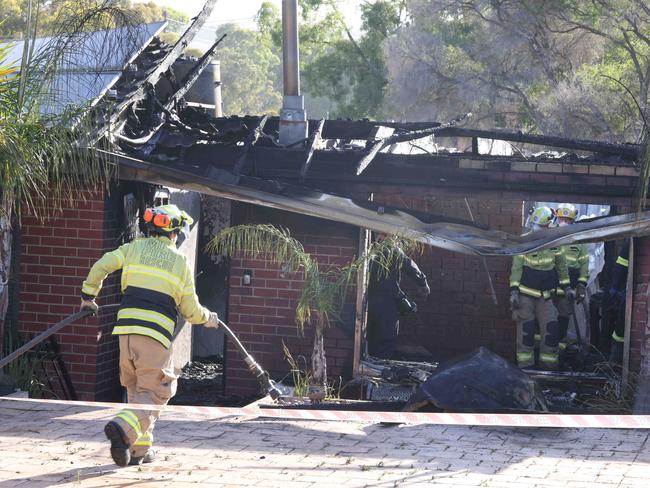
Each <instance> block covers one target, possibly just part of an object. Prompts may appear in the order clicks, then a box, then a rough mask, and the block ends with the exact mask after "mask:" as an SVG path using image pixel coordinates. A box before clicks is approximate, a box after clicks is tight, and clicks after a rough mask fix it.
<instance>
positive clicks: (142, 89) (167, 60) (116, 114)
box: [93, 0, 217, 141]
mask: <svg viewBox="0 0 650 488" xmlns="http://www.w3.org/2000/svg"><path fill="white" fill-rule="evenodd" d="M216 3H217V0H207V1H206V2H205V4H204V5H203V9H202V10H201V12H200V13H199V14H198V15H197V16H196V17H195V18H194V22H192V24H191V25H190V26H189V27H188V28H187V30H186V31H185V32H184V33H183V35H182V36H181V37H180V38H179V39H178V41H177V42H176V44H174V47H173V48H172V49H171V50H170V51H169V52H168V53H167V54H166V55H165V56H164V57H163V58H162V60H161V61H160V62H159V63H158V66H156V68H155V69H154V70H152V71H151V73H149V75H148V76H147V77H146V78H145V79H144V80H143V81H142V82H141V83H140V86H139V87H138V88H137V89H136V90H135V92H133V93H132V94H131V95H130V96H129V98H127V99H126V100H124V101H123V102H122V103H120V104H119V105H117V107H115V109H114V110H113V113H112V114H111V116H110V117H109V120H108V122H107V123H106V124H104V125H103V126H101V127H100V128H99V130H98V132H97V133H96V134H95V136H94V137H93V139H94V140H95V141H97V140H99V139H101V137H102V136H104V135H105V134H106V132H107V131H108V130H110V128H111V127H115V125H116V124H117V123H118V122H119V120H120V119H121V117H122V116H123V114H124V113H125V112H126V110H127V109H128V108H129V107H131V106H132V105H133V104H134V103H136V102H138V101H140V100H142V99H143V98H145V96H146V93H147V89H148V88H147V87H149V86H155V85H156V83H157V82H158V80H159V79H160V77H161V76H162V75H163V74H164V73H165V72H166V71H167V70H168V69H169V68H170V67H171V65H172V64H174V62H175V61H176V59H178V57H179V56H180V55H181V54H182V53H183V50H185V48H186V47H187V46H188V45H189V43H190V42H192V39H194V37H195V36H196V34H197V33H198V32H199V30H200V29H201V27H203V24H205V21H206V20H207V19H208V17H209V16H210V14H211V13H212V10H213V9H214V6H215V4H216Z"/></svg>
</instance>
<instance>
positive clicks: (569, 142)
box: [213, 115, 643, 160]
mask: <svg viewBox="0 0 650 488" xmlns="http://www.w3.org/2000/svg"><path fill="white" fill-rule="evenodd" d="M259 118H260V117H259V116H254V115H247V116H244V117H239V118H238V119H239V120H240V121H241V123H242V124H246V125H248V126H249V127H250V126H253V125H254V124H255V121H257V120H259ZM319 122H320V121H319V120H313V119H312V120H310V121H309V130H310V131H312V130H315V129H316V127H317V126H318V123H319ZM232 123H233V119H231V118H218V119H214V121H213V126H214V127H215V128H216V129H217V130H221V129H223V128H226V127H228V126H229V125H232ZM378 125H381V126H385V127H393V128H394V129H396V130H398V131H403V132H404V131H416V130H425V129H430V128H434V127H440V125H441V124H440V123H438V122H372V121H368V120H326V121H325V125H324V126H323V134H322V137H323V139H343V140H353V139H354V140H368V138H369V137H370V134H371V132H372V130H373V129H374V128H375V127H376V126H378ZM266 126H267V128H268V130H270V131H273V130H278V117H269V120H268V121H267V125H266ZM436 136H437V137H454V138H456V137H466V138H476V137H479V138H483V139H497V140H501V141H509V142H520V143H525V144H534V145H539V146H547V147H556V148H562V149H570V150H575V151H588V152H593V153H598V154H611V155H615V156H621V157H624V158H626V159H631V160H636V159H638V158H639V156H640V154H641V151H642V148H643V147H642V146H641V145H640V144H615V143H610V142H598V141H585V140H581V139H570V138H566V137H556V136H544V135H536V134H523V133H521V132H513V131H502V130H482V129H467V128H462V127H448V128H444V129H441V130H440V132H439V133H436Z"/></svg>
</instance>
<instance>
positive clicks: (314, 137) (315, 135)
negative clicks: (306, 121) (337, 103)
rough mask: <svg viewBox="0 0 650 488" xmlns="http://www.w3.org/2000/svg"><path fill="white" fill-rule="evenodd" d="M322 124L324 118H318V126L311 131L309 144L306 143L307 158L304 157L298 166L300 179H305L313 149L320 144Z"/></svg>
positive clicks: (323, 123)
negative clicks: (300, 165) (299, 166)
mask: <svg viewBox="0 0 650 488" xmlns="http://www.w3.org/2000/svg"><path fill="white" fill-rule="evenodd" d="M324 125H325V119H320V122H318V127H316V130H315V131H313V132H312V133H311V136H309V144H308V145H307V147H308V148H309V149H308V151H307V159H305V162H304V163H303V164H302V167H301V168H300V181H305V179H306V178H307V171H309V166H310V165H311V160H312V158H313V157H314V151H315V150H316V148H317V147H318V145H319V144H320V141H322V140H323V138H322V134H323V126H324Z"/></svg>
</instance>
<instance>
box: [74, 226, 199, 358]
mask: <svg viewBox="0 0 650 488" xmlns="http://www.w3.org/2000/svg"><path fill="white" fill-rule="evenodd" d="M119 269H121V270H122V282H121V285H122V286H121V288H122V293H123V297H122V302H121V303H120V310H119V311H118V313H117V322H116V323H115V327H114V328H113V334H115V335H122V334H137V335H144V336H148V337H151V338H152V339H155V340H157V341H158V342H160V343H161V344H162V345H163V346H165V347H169V346H170V344H171V341H172V337H173V334H174V327H175V326H176V320H177V317H178V311H180V313H181V315H182V316H183V317H184V318H185V320H187V321H188V322H190V323H192V324H204V323H205V322H207V321H208V319H209V317H210V311H209V310H208V309H207V308H205V307H203V306H201V304H200V303H199V299H198V297H197V296H196V292H195V289H194V276H193V274H192V271H191V270H190V267H189V265H188V264H187V259H186V258H185V256H183V255H182V254H181V253H180V252H179V251H178V250H177V249H176V246H175V245H174V243H173V242H172V241H171V240H170V239H168V238H167V237H162V236H155V237H147V238H144V239H137V240H135V241H133V242H129V243H128V244H124V245H123V246H120V247H119V248H118V249H116V250H114V251H111V252H107V253H106V254H104V256H102V257H101V258H100V259H99V260H98V261H97V262H96V263H95V264H94V265H93V266H92V268H91V269H90V272H89V273H88V277H87V278H86V280H85V281H84V282H83V285H82V289H81V295H82V297H84V299H86V300H90V299H93V298H95V297H96V296H97V295H98V294H99V291H100V290H101V288H102V283H103V281H104V279H105V278H106V276H108V275H109V274H110V273H112V272H114V271H117V270H119ZM177 310H178V311H177Z"/></svg>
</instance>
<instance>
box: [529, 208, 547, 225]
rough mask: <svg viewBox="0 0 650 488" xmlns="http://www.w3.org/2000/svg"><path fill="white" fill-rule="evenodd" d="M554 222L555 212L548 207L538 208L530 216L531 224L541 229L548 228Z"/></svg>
mask: <svg viewBox="0 0 650 488" xmlns="http://www.w3.org/2000/svg"><path fill="white" fill-rule="evenodd" d="M552 220H553V211H552V210H551V209H550V208H548V207H537V208H536V209H535V210H534V211H533V213H532V214H531V215H530V222H531V224H533V225H538V226H540V227H548V226H549V224H550V223H551V221H552Z"/></svg>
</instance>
